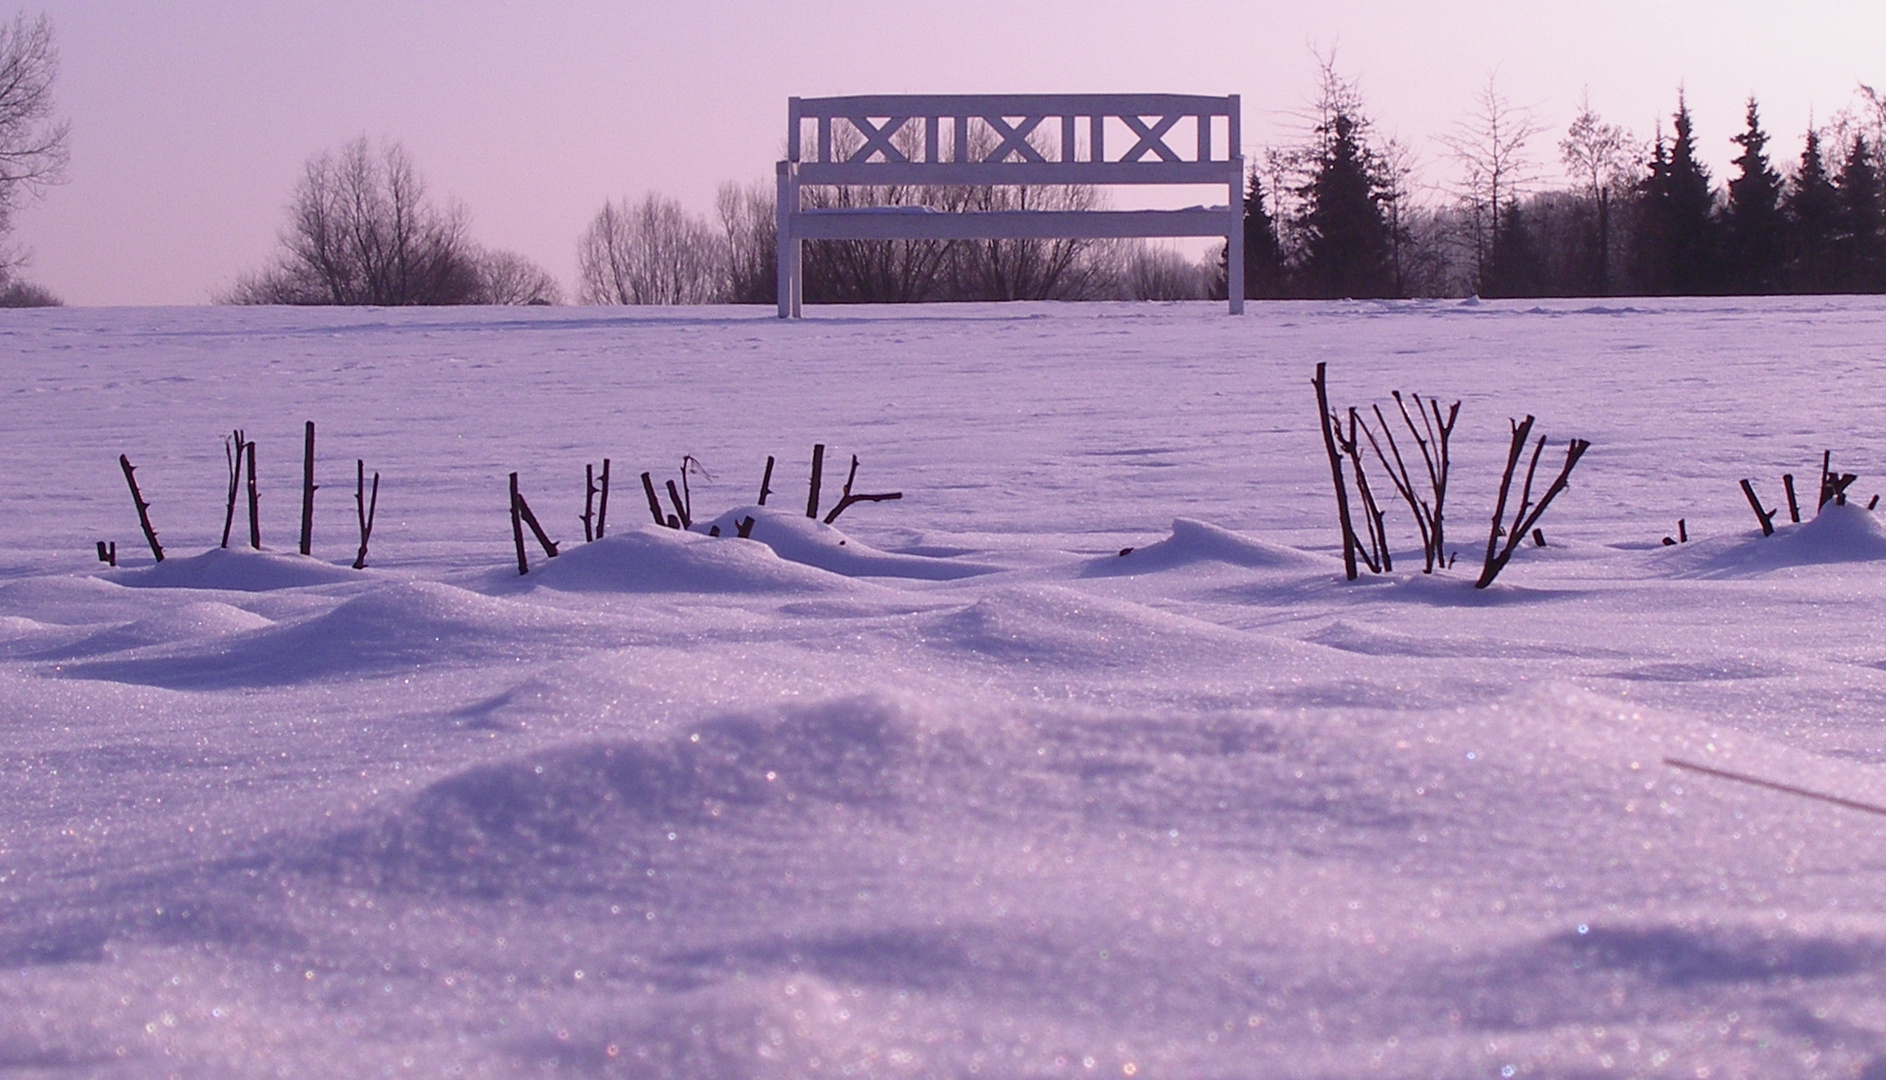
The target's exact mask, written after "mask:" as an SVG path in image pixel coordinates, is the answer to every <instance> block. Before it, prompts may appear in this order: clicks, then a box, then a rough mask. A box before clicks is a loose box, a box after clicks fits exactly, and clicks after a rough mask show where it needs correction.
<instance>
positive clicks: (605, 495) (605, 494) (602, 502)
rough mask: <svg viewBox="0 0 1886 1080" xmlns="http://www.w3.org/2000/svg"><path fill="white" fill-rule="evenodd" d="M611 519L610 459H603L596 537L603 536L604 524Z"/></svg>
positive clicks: (599, 538)
mask: <svg viewBox="0 0 1886 1080" xmlns="http://www.w3.org/2000/svg"><path fill="white" fill-rule="evenodd" d="M608 520H609V459H608V458H603V459H602V492H601V497H600V498H598V499H597V500H596V539H598V540H601V539H602V536H603V524H604V523H605V522H607V521H608Z"/></svg>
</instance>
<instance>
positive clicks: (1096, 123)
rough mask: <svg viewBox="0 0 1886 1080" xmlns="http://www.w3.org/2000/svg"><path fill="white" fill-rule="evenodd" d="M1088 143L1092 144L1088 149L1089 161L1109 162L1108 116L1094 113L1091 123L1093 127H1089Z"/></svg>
mask: <svg viewBox="0 0 1886 1080" xmlns="http://www.w3.org/2000/svg"><path fill="white" fill-rule="evenodd" d="M1087 141H1088V142H1089V143H1090V144H1091V145H1090V146H1088V148H1087V157H1088V159H1089V160H1091V161H1105V160H1107V117H1106V114H1104V113H1100V112H1096V113H1094V115H1093V118H1092V121H1091V126H1090V127H1089V129H1088V132H1087Z"/></svg>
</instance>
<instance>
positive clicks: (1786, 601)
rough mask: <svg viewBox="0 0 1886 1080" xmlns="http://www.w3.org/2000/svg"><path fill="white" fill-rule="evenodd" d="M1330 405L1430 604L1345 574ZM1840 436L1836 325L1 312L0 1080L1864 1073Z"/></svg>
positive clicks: (1875, 389) (1871, 718) (1872, 349)
mask: <svg viewBox="0 0 1886 1080" xmlns="http://www.w3.org/2000/svg"><path fill="white" fill-rule="evenodd" d="M1319 361H1326V362H1328V364H1329V372H1330V384H1331V395H1332V398H1333V400H1334V401H1335V403H1336V404H1338V405H1348V404H1355V405H1366V404H1368V403H1371V402H1383V403H1387V402H1388V401H1389V397H1388V395H1389V392H1390V391H1391V390H1395V389H1403V390H1410V391H1419V392H1421V393H1423V394H1434V395H1439V396H1441V397H1442V398H1443V399H1444V400H1448V401H1451V400H1453V399H1454V398H1456V397H1458V398H1460V399H1461V401H1462V402H1463V404H1462V407H1461V417H1460V421H1459V427H1458V428H1457V429H1456V431H1455V434H1454V440H1453V449H1454V473H1453V485H1452V487H1451V489H1450V492H1449V498H1448V519H1449V523H1450V529H1449V537H1450V543H1449V546H1450V548H1452V549H1456V550H1458V552H1459V562H1458V563H1457V564H1456V566H1455V567H1454V568H1452V569H1450V570H1447V571H1445V572H1442V573H1438V574H1435V575H1433V576H1431V577H1430V576H1425V575H1423V574H1421V573H1419V571H1418V566H1419V561H1420V560H1419V555H1418V542H1417V541H1416V539H1415V534H1414V531H1413V527H1412V524H1411V521H1410V519H1409V517H1408V515H1407V513H1406V512H1405V510H1403V509H1402V508H1401V507H1399V506H1398V505H1390V506H1388V507H1387V510H1388V515H1389V516H1388V528H1389V531H1390V533H1391V536H1392V537H1393V538H1394V540H1395V545H1396V547H1397V569H1396V571H1395V572H1393V573H1390V574H1384V575H1381V576H1379V577H1378V576H1371V575H1368V574H1366V573H1365V574H1364V575H1363V578H1362V580H1359V581H1356V582H1354V583H1349V582H1345V581H1344V580H1343V575H1342V568H1341V563H1340V558H1339V555H1340V551H1339V545H1338V544H1337V532H1336V528H1335V523H1334V513H1333V502H1332V498H1331V494H1330V489H1329V475H1328V468H1327V462H1326V460H1325V458H1324V452H1323V447H1322V442H1321V436H1320V434H1319V432H1318V429H1317V423H1316V412H1315V406H1314V398H1313V396H1312V393H1311V388H1310V382H1309V379H1310V375H1311V373H1312V370H1313V368H1314V366H1315V364H1316V363H1317V362H1319ZM1529 413H1530V414H1535V415H1537V417H1538V428H1537V430H1538V431H1539V432H1540V433H1543V434H1546V435H1549V436H1550V437H1551V438H1552V440H1553V443H1552V446H1551V447H1549V448H1548V450H1547V452H1546V460H1547V462H1549V463H1551V464H1554V465H1555V464H1556V461H1557V459H1558V458H1559V455H1560V453H1561V451H1560V449H1559V448H1560V447H1561V446H1562V445H1563V442H1564V440H1565V439H1566V438H1568V437H1571V436H1580V437H1584V438H1587V439H1590V440H1591V441H1592V444H1593V445H1592V449H1591V450H1590V452H1589V453H1588V454H1587V455H1586V456H1585V458H1584V460H1583V462H1582V463H1581V464H1580V465H1579V467H1578V470H1577V472H1576V473H1575V475H1574V477H1573V483H1572V487H1571V489H1570V490H1569V491H1568V492H1567V493H1565V494H1564V495H1563V496H1562V497H1560V498H1559V500H1558V501H1557V502H1556V503H1555V504H1554V505H1553V506H1552V508H1551V511H1550V512H1549V513H1548V514H1547V516H1546V517H1545V519H1544V521H1543V528H1544V532H1545V535H1546V538H1547V546H1546V547H1544V548H1537V547H1534V546H1532V545H1531V544H1530V543H1528V544H1527V545H1526V546H1524V547H1522V548H1521V549H1520V550H1519V553H1518V554H1517V556H1516V557H1515V558H1514V560H1513V562H1512V563H1511V565H1510V566H1508V567H1507V569H1506V571H1505V572H1504V574H1503V575H1502V576H1501V577H1500V579H1499V581H1498V582H1497V583H1496V584H1495V585H1494V587H1493V588H1491V589H1488V590H1485V591H1476V590H1474V589H1473V588H1472V579H1473V577H1474V575H1475V571H1476V570H1477V568H1478V563H1479V553H1480V551H1481V549H1482V548H1483V547H1484V545H1485V543H1486V534H1487V528H1488V523H1489V521H1490V519H1491V512H1492V506H1493V501H1494V496H1495V493H1496V484H1497V473H1498V467H1499V465H1500V464H1501V463H1502V462H1503V461H1504V458H1505V455H1506V451H1507V444H1508V431H1509V429H1508V418H1509V417H1519V416H1523V415H1526V414H1529ZM1883 415H1886V302H1882V301H1880V300H1819V299H1793V300H1746V301H1744V300H1734V301H1727V300H1724V301H1713V300H1705V301H1687V302H1686V301H1632V302H1628V303H1626V302H1615V303H1606V304H1602V305H1601V304H1598V303H1595V302H1559V303H1549V304H1542V305H1538V306H1534V305H1521V304H1497V303H1485V304H1475V303H1464V304H1463V303H1455V302H1448V303H1406V304H1258V305H1253V310H1252V312H1251V314H1249V315H1247V316H1245V317H1244V318H1241V319H1234V318H1229V317H1227V316H1225V315H1223V314H1222V313H1220V312H1219V310H1218V309H1217V308H1216V307H1214V306H1210V305H1202V304H1200V305H1177V306H1153V305H1078V306H1055V305H1009V306H1000V307H982V306H968V307H925V308H914V309H895V310H892V309H874V310H833V309H823V310H818V311H816V312H814V314H813V316H812V317H811V318H808V319H806V320H805V321H804V322H802V323H798V324H792V325H787V324H782V323H780V322H778V321H776V320H774V319H773V318H771V317H770V315H769V313H768V312H765V311H762V310H757V309H754V310H735V309H712V308H710V309H693V310H671V311H609V312H603V311H593V310H580V309H550V310H541V311H512V310H506V311H494V310H471V311H279V310H231V309H191V310H130V311H86V310H52V311H35V312H14V313H8V314H6V315H5V316H4V317H3V318H0V432H3V434H0V748H3V750H0V807H4V816H3V817H0V1073H4V1074H6V1075H9V1076H12V1075H19V1076H87V1077H156V1076H178V1077H190V1078H197V1077H212V1078H214V1077H259V1076H290V1077H339V1076H349V1077H353V1076H360V1077H364V1076H406V1075H413V1076H499V1077H502V1076H621V1077H712V1078H744V1077H755V1078H761V1077H763V1078H780V1080H785V1078H798V1077H839V1076H849V1077H952V1078H961V1077H971V1076H974V1077H1063V1076H1065V1077H1096V1078H1098V1077H1214V1078H1232V1077H1328V1078H1337V1077H1345V1078H1346V1077H1358V1076H1381V1077H1449V1078H1452V1077H1510V1076H1534V1077H1605V1076H1640V1077H1678V1076H1681V1077H1689V1078H1701V1077H1714V1078H1722V1077H1762V1078H1768V1077H1862V1078H1873V1080H1879V1078H1881V1077H1886V817H1882V816H1880V814H1878V813H1875V812H1871V811H1869V810H1868V809H1867V808H1866V806H1865V805H1863V804H1879V805H1881V806H1886V639H1882V636H1881V627H1882V601H1886V531H1882V529H1881V525H1880V519H1879V518H1878V517H1877V516H1876V515H1874V514H1872V513H1870V512H1868V511H1867V510H1866V509H1864V506H1865V503H1866V502H1867V500H1869V499H1871V498H1872V496H1873V495H1874V493H1876V492H1878V491H1881V490H1886V424H1882V418H1883ZM308 419H312V420H314V421H316V423H317V425H318V438H319V454H320V458H319V466H318V477H317V479H318V482H319V483H320V484H321V485H322V487H321V491H320V492H319V493H318V495H317V516H316V521H315V536H314V556H313V557H312V558H303V557H301V556H299V555H295V554H289V553H288V552H292V551H293V548H294V546H295V539H296V537H295V533H296V531H297V527H298V515H299V508H300V493H299V483H300V467H301V466H300V447H301V431H302V429H301V424H302V422H303V421H304V420H308ZM237 427H240V428H242V429H244V430H245V431H246V433H247V434H248V435H249V437H251V438H253V439H255V440H256V441H257V445H258V451H257V461H258V465H259V471H260V477H259V487H260V492H261V531H262V538H263V542H264V545H265V548H266V549H267V550H265V551H262V552H255V551H249V550H243V549H242V548H243V547H244V546H245V541H246V533H247V529H246V522H245V521H243V520H242V519H243V517H244V515H242V514H239V515H238V521H237V524H236V528H235V535H236V538H237V547H236V548H234V549H232V550H229V551H222V550H219V549H218V548H217V544H218V540H219V539H220V535H221V532H222V525H223V516H224V506H223V502H224V496H225V485H226V482H227V473H226V469H225V461H224V446H223V442H222V437H223V435H224V434H225V433H227V431H228V430H229V429H231V428H237ZM815 442H822V443H825V444H827V446H828V453H827V457H826V463H827V464H826V474H825V485H824V498H823V502H824V504H825V505H826V506H829V505H830V504H831V503H832V502H833V501H834V500H835V499H836V498H837V495H838V489H839V488H840V487H841V486H842V483H843V479H844V475H845V471H846V469H847V468H848V467H849V464H850V459H851V455H853V454H856V455H857V456H858V458H859V459H860V462H861V464H860V466H859V472H858V481H857V487H858V490H860V491H867V492H883V491H891V490H898V491H902V492H903V494H904V497H903V499H902V500H901V501H898V502H884V503H865V504H860V505H856V506H853V507H851V508H850V509H848V510H847V511H846V512H845V514H844V516H843V517H842V518H840V519H839V520H838V522H837V523H836V525H835V526H833V527H832V528H829V529H828V528H825V527H824V526H822V525H819V524H817V523H814V522H811V521H808V520H807V519H806V518H805V517H804V516H803V506H804V502H805V498H806V487H805V484H806V477H807V468H808V458H809V453H810V449H811V447H812V445H813V444H814V443H815ZM1824 449H1830V450H1832V451H1833V462H1834V466H1835V468H1836V469H1837V470H1840V471H1847V472H1856V473H1859V474H1860V479H1859V481H1858V482H1857V483H1856V484H1855V485H1854V487H1853V488H1852V491H1853V492H1854V493H1855V494H1856V495H1857V498H1856V499H1855V500H1854V504H1853V505H1848V506H1840V507H1831V508H1829V510H1828V512H1827V513H1825V514H1823V515H1821V516H1820V517H1819V518H1814V519H1812V520H1810V521H1808V522H1806V523H1804V524H1801V525H1790V524H1786V523H1785V522H1786V520H1787V515H1786V513H1785V511H1783V513H1782V515H1781V518H1780V520H1781V521H1782V522H1783V524H1782V525H1781V526H1780V531H1779V534H1778V535H1777V536H1775V537H1773V538H1768V539H1764V538H1762V537H1761V536H1760V534H1759V532H1758V530H1757V529H1756V527H1755V519H1754V515H1753V514H1752V513H1751V512H1750V510H1749V508H1748V505H1747V503H1746V501H1745V500H1744V498H1743V496H1742V493H1741V491H1740V490H1739V488H1738V486H1737V485H1738V481H1739V480H1741V479H1742V478H1744V477H1748V478H1750V479H1751V480H1752V481H1753V482H1754V483H1755V485H1756V490H1757V491H1758V493H1759V494H1760V495H1761V497H1762V498H1763V499H1764V500H1765V501H1766V503H1767V504H1768V505H1770V506H1774V505H1776V504H1777V503H1778V502H1780V500H1781V498H1782V496H1781V485H1780V476H1781V474H1782V473H1783V472H1792V473H1793V474H1794V475H1795V476H1796V477H1797V479H1798V480H1799V486H1800V487H1801V488H1802V489H1803V490H1804V491H1805V492H1806V494H1807V497H1808V498H1809V500H1810V502H1811V501H1812V498H1811V496H1812V489H1813V478H1814V477H1815V476H1816V475H1817V473H1818V470H1819V467H1820V460H1821V458H1820V455H1821V452H1822V451H1823V450H1824ZM120 453H123V454H126V455H128V456H129V457H130V459H131V460H132V462H133V463H134V464H135V465H136V466H137V469H138V473H137V475H138V479H139V481H140V483H141V484H142V486H143V491H144V494H145V497H146V498H147V499H148V500H149V502H150V504H151V515H152V519H153V521H154V523H155V524H156V527H157V530H158V533H159V535H160V537H161V538H162V540H163V542H164V543H165V545H166V546H167V549H168V552H169V555H170V558H168V559H167V560H166V561H165V562H164V563H162V564H161V565H153V564H152V562H151V558H150V555H149V554H148V551H147V550H146V549H145V548H144V546H143V543H142V540H141V538H140V535H139V532H138V529H137V525H136V518H135V515H134V513H133V510H132V506H131V499H130V495H129V493H128V492H127V490H126V488H125V485H124V479H123V476H122V474H121V473H120V472H119V469H118V461H117V458H118V455H119V454H120ZM684 454H692V455H693V456H694V457H696V458H697V459H699V460H700V461H701V462H702V463H704V465H705V466H706V468H707V470H709V472H710V473H711V476H710V475H706V474H699V473H697V474H693V475H691V476H690V477H689V486H690V489H691V493H692V499H693V503H694V508H695V516H696V517H697V518H699V519H700V524H701V526H702V527H705V526H706V525H707V524H708V523H709V522H713V521H716V520H717V521H718V523H719V524H721V525H722V527H723V528H722V531H723V533H730V532H732V531H734V530H732V529H729V528H727V527H726V526H729V525H733V524H735V523H737V522H741V521H744V519H745V518H747V517H749V516H751V517H753V518H754V519H755V520H754V524H753V527H752V538H751V539H739V538H735V537H732V536H724V537H722V538H711V537H708V536H706V535H704V534H697V533H683V532H675V531H670V530H667V529H658V528H655V527H654V526H653V523H652V521H651V519H650V517H649V515H648V510H647V505H646V500H645V498H644V497H643V495H642V491H641V485H640V481H639V479H638V477H639V474H640V473H641V472H642V470H644V469H647V470H653V471H654V474H655V480H656V482H657V483H658V484H660V483H661V482H663V481H665V480H666V479H668V478H671V477H672V478H675V479H677V480H678V479H679V475H678V472H677V467H678V466H679V464H680V462H681V459H682V455H684ZM768 455H774V456H776V457H777V459H778V464H777V467H776V469H775V472H774V474H773V487H774V488H775V489H776V493H775V494H774V495H773V496H772V497H771V498H770V499H769V500H768V504H769V505H768V507H767V508H766V509H764V510H761V509H759V508H757V507H756V506H754V504H755V502H756V498H757V496H758V492H759V480H760V472H761V468H762V466H763V464H764V462H765V459H766V457H767V456H768ZM605 457H607V458H609V459H611V462H612V480H613V490H612V492H611V501H610V508H609V519H608V535H607V536H606V537H605V538H604V539H602V540H599V541H597V542H595V543H592V544H585V543H583V541H582V530H581V526H580V523H579V521H578V514H579V513H580V512H581V508H582V502H583V466H584V464H585V462H591V463H595V462H600V461H601V459H603V458H605ZM356 458H362V459H365V461H366V463H367V468H368V469H369V470H377V471H378V472H379V473H380V474H381V475H382V478H383V479H382V484H381V490H380V498H379V510H378V521H377V526H376V529H375V531H374V534H373V539H372V547H371V552H370V557H369V563H370V567H369V569H367V570H365V571H354V570H352V569H350V568H349V567H348V564H349V563H350V562H351V561H352V559H353V554H354V548H355V546H356V542H357V538H356V536H355V523H354V513H355V510H354V505H353V480H354V461H355V459H356ZM512 471H516V472H517V473H519V481H520V484H521V488H522V490H523V492H524V494H525V496H526V497H527V498H528V499H529V500H530V503H531V506H532V508H533V509H534V510H535V511H536V513H537V515H538V517H539V518H540V519H542V521H543V522H544V525H545V527H546V528H547V529H548V531H549V532H550V533H551V535H552V536H553V538H555V539H557V540H559V541H561V542H562V544H563V548H562V551H563V553H562V555H561V556H560V557H558V558H557V559H555V560H546V559H544V558H543V556H542V553H541V552H540V551H538V550H536V548H535V545H534V544H533V545H532V550H531V558H532V563H533V568H532V571H531V573H530V574H529V575H528V576H524V577H520V576H519V575H518V573H517V568H516V560H515V556H514V554H513V552H512V549H511V524H510V520H509V516H508V513H507V494H506V475H507V474H508V473H510V472H512ZM1802 478H1805V479H1802ZM1377 484H1378V488H1381V489H1383V491H1384V494H1389V493H1388V492H1387V491H1386V485H1385V484H1383V483H1382V482H1381V481H1379V480H1378V481H1377ZM1807 515H1808V516H1809V517H1810V518H1812V515H1813V511H1812V508H1811V507H1810V508H1809V509H1808V511H1807ZM1679 518H1681V519H1684V521H1685V522H1686V524H1687V530H1688V535H1689V537H1690V542H1689V543H1687V544H1678V545H1674V546H1665V545H1663V544H1662V543H1661V540H1662V538H1663V537H1664V536H1666V535H1673V534H1674V533H1675V532H1676V530H1677V520H1678V519H1679ZM99 540H106V541H115V542H116V543H117V549H118V553H119V556H120V559H119V562H120V566H119V567H118V568H117V569H111V568H108V567H105V566H103V565H101V564H100V563H98V562H97V561H96V560H95V559H94V556H93V545H94V543H95V542H97V541H99ZM1128 547H1131V548H1133V549H1134V550H1133V551H1132V552H1131V553H1130V554H1127V555H1121V554H1119V552H1120V551H1121V549H1123V548H1128ZM1410 567H1413V568H1414V569H1413V570H1410V569H1409V568H1410ZM1670 761H1677V762H1682V763H1686V765H1687V766H1689V767H1680V766H1675V765H1671V764H1669V762H1670ZM1697 767H1701V768H1706V769H1711V770H1716V772H1715V773H1710V772H1702V771H1698V768H1697ZM1723 774H1735V775H1738V776H1748V777H1755V778H1759V779H1760V780H1762V781H1765V782H1767V783H1769V784H1770V785H1778V786H1779V787H1777V786H1768V787H1763V786H1758V785H1755V784H1751V783H1746V782H1742V781H1740V780H1737V779H1733V778H1731V777H1729V776H1727V775H1723ZM1780 788H1788V789H1796V790H1781V789H1780ZM1800 792H1812V793H1819V794H1824V795H1827V796H1833V797H1836V798H1838V799H1843V800H1848V802H1847V803H1845V804H1837V803H1833V802H1829V801H1826V800H1820V799H1815V798H1811V797H1809V796H1808V795H1805V794H1801V793H1800Z"/></svg>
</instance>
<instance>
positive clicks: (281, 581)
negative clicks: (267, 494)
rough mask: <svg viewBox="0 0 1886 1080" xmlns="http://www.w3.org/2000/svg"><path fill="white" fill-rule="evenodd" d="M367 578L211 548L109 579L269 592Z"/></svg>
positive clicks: (316, 564)
mask: <svg viewBox="0 0 1886 1080" xmlns="http://www.w3.org/2000/svg"><path fill="white" fill-rule="evenodd" d="M365 576H366V575H365V574H363V573H362V572H361V571H359V570H355V569H353V568H351V567H346V566H335V565H334V564H332V563H324V562H322V561H320V560H319V559H315V558H311V557H310V556H307V555H299V554H289V553H286V552H280V551H257V550H255V549H254V548H211V549H209V550H208V551H205V552H203V553H202V554H201V555H190V556H185V557H182V558H175V557H173V558H169V559H165V560H164V561H163V562H160V563H157V564H155V565H152V566H143V567H138V568H137V569H135V570H119V571H116V572H115V573H109V574H107V575H106V577H107V578H108V579H109V580H111V581H114V582H117V583H118V584H120V585H130V586H133V587H138V588H147V589H227V590H230V591H233V592H269V591H272V590H274V589H297V588H301V587H303V586H307V585H332V584H334V583H336V582H341V581H360V580H362V578H364V577H365Z"/></svg>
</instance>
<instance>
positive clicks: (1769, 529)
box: [1742, 480, 1775, 536]
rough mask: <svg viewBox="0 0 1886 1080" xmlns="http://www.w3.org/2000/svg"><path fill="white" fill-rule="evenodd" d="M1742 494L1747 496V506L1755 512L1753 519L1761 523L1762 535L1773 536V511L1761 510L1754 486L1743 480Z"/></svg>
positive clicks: (1760, 502) (1760, 503)
mask: <svg viewBox="0 0 1886 1080" xmlns="http://www.w3.org/2000/svg"><path fill="white" fill-rule="evenodd" d="M1742 494H1744V495H1747V496H1748V504H1749V506H1750V507H1751V508H1752V509H1754V511H1755V519H1756V520H1757V521H1760V522H1761V523H1762V535H1763V536H1773V535H1775V511H1773V510H1764V509H1762V501H1761V500H1760V499H1758V498H1756V497H1755V486H1754V485H1753V484H1750V483H1749V482H1748V481H1747V480H1743V481H1742Z"/></svg>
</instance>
